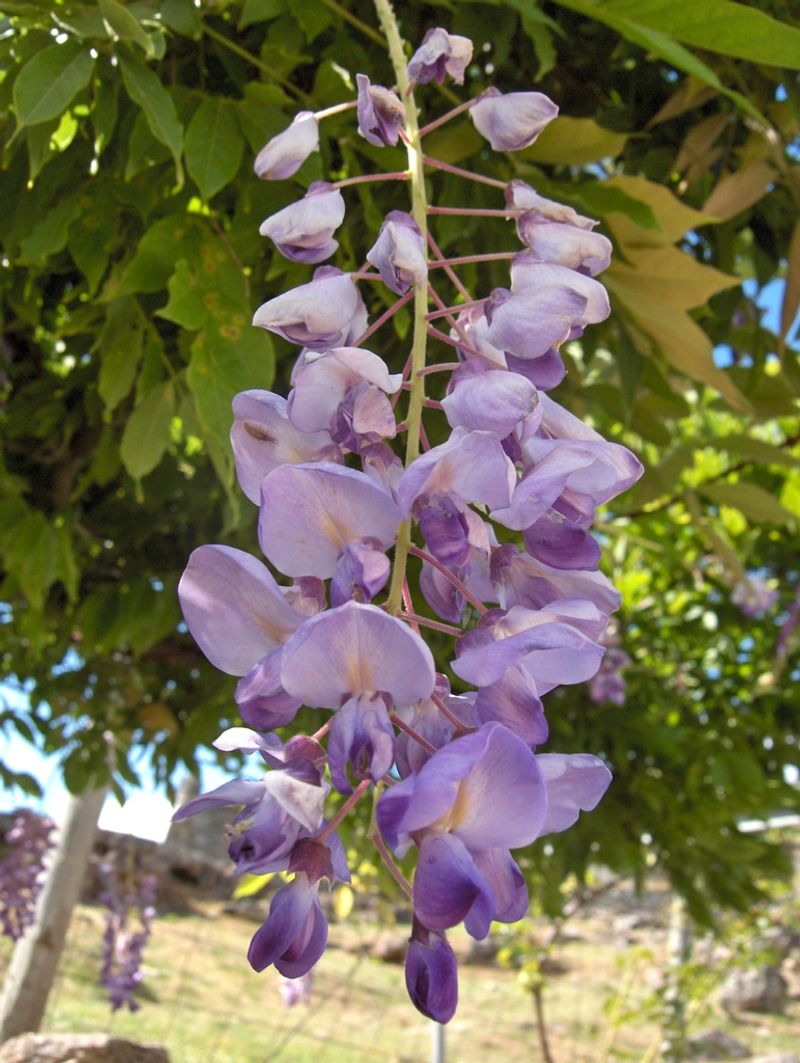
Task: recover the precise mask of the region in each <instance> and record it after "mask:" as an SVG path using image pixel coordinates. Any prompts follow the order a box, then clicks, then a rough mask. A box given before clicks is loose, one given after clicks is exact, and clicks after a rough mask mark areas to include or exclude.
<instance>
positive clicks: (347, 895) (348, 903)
mask: <svg viewBox="0 0 800 1063" xmlns="http://www.w3.org/2000/svg"><path fill="white" fill-rule="evenodd" d="M353 900H354V898H353V891H352V890H351V889H350V887H349V886H340V887H339V888H338V889H337V890H336V891H335V892H334V894H333V898H332V900H331V904H332V905H333V910H334V912H335V913H336V917H337V919H346V918H347V917H348V915H349V914H350V913H351V912H352V910H353Z"/></svg>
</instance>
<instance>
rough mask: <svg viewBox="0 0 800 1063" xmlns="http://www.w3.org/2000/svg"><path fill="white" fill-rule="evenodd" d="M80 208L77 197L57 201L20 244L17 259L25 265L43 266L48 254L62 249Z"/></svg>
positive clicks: (53, 253)
mask: <svg viewBox="0 0 800 1063" xmlns="http://www.w3.org/2000/svg"><path fill="white" fill-rule="evenodd" d="M80 210H81V205H80V203H79V202H78V200H77V199H75V198H74V197H73V198H70V199H66V200H64V202H63V203H59V204H58V206H57V207H54V208H53V210H51V211H50V213H49V214H48V215H46V216H45V217H44V218H42V220H41V221H40V222H39V224H38V225H37V226H36V228H35V229H34V230H33V232H32V233H31V234H30V235H29V236H27V237H26V238H25V239H24V240H23V241H22V243H21V244H20V255H19V261H20V262H21V263H22V264H23V265H26V266H43V265H44V264H45V262H46V261H47V259H48V258H49V257H50V255H55V254H57V253H58V252H59V251H63V250H64V248H65V247H66V245H67V234H68V232H69V227H70V225H72V223H73V221H74V220H75V218H76V217H77V216H78V214H79V213H80Z"/></svg>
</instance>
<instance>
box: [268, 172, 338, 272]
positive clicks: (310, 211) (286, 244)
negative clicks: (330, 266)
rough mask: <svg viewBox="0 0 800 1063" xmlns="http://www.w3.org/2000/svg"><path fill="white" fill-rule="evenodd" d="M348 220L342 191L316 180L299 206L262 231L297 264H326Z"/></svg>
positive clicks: (272, 219) (285, 210) (273, 217)
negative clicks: (339, 230)
mask: <svg viewBox="0 0 800 1063" xmlns="http://www.w3.org/2000/svg"><path fill="white" fill-rule="evenodd" d="M343 221H344V198H343V196H342V193H341V192H340V191H339V189H338V188H334V187H333V186H332V185H329V184H328V183H327V182H325V181H315V182H314V183H313V184H312V185H311V187H310V188H309V190H308V192H306V194H305V196H304V197H303V198H302V199H301V200H299V201H298V202H297V203H290V204H289V206H288V207H284V208H283V210H279V211H278V213H277V214H272V215H270V217H269V218H267V220H266V221H264V222H262V223H261V228H260V229H259V232H260V233H261V235H262V236H268V237H269V238H270V240H272V242H273V243H274V244H275V246H276V248H277V249H278V250H279V251H280V253H281V254H282V255H283V256H284V258H289V259H291V260H292V261H293V262H323V261H324V260H325V259H326V258H330V257H331V255H332V254H333V253H334V251H335V250H336V248H337V247H338V246H339V242H338V240H334V239H333V234H334V232H335V231H336V230H337V229H338V228H339V226H340V225H341V224H342V222H343Z"/></svg>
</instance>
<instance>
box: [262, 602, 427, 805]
mask: <svg viewBox="0 0 800 1063" xmlns="http://www.w3.org/2000/svg"><path fill="white" fill-rule="evenodd" d="M434 682H435V672H434V666H433V657H432V656H431V652H430V650H429V649H428V647H427V646H426V645H425V643H424V642H423V641H422V639H421V638H420V637H419V635H416V634H415V633H414V632H413V631H412V630H411V628H409V627H407V626H406V625H405V624H403V623H402V622H401V621H400V620H397V619H396V618H395V617H392V616H389V615H388V614H387V613H384V612H383V611H382V610H381V609H378V608H376V607H375V606H372V605H363V604H359V603H357V602H354V601H351V602H346V603H345V604H344V605H341V606H339V607H338V608H335V609H329V610H328V611H327V612H325V613H320V614H319V615H318V616H315V617H312V618H311V619H310V620H307V621H306V623H305V624H303V626H302V628H300V629H299V630H298V631H297V632H296V635H295V636H294V637H293V638H292V639H290V640H289V642H288V643H287V644H286V647H285V649H284V653H283V660H282V664H281V683H282V685H283V687H284V689H285V690H286V691H288V692H289V693H290V694H292V695H294V696H295V697H297V698H300V699H301V700H302V701H303V702H304V703H305V704H306V705H310V706H313V707H315V708H329V709H336V710H337V711H336V714H335V716H334V718H333V723H332V725H331V729H330V738H329V743H328V761H329V766H330V770H331V778H332V780H333V784H334V786H335V787H336V788H337V790H339V791H340V792H341V793H349V792H350V782H349V780H348V778H347V765H348V764H351V765H352V767H353V770H354V773H355V774H356V775H358V776H359V777H361V778H365V777H367V776H370V777H371V778H372V779H373V780H374V781H376V782H377V781H378V779H380V778H382V777H383V776H384V775H385V774H386V772H387V771H389V769H390V768H391V766H392V763H393V761H394V731H393V729H392V725H391V721H390V719H389V710H390V709H391V708H392V707H393V706H399V707H404V706H408V705H413V704H414V703H415V702H417V701H420V700H421V699H423V698H428V697H430V695H431V693H432V691H433V687H434Z"/></svg>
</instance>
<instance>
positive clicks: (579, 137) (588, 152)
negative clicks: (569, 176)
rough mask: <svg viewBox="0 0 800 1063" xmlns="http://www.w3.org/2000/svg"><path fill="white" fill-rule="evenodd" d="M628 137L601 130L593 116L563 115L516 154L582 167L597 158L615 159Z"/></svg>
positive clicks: (540, 160)
mask: <svg viewBox="0 0 800 1063" xmlns="http://www.w3.org/2000/svg"><path fill="white" fill-rule="evenodd" d="M627 140H628V136H627V134H626V133H616V132H614V130H613V129H604V128H603V127H602V126H599V125H598V124H597V122H595V120H594V119H593V118H570V117H568V116H566V115H564V116H562V117H561V118H556V120H555V121H554V122H551V123H550V125H548V126H547V127H546V129H545V130H544V132H542V133H540V134H539V137H538V139H537V140H536V142H535V143H534V144H531V146H530V147H529V148H525V149H524V150H523V151H520V152H517V156H518V157H519V158H522V159H528V160H529V161H531V162H563V163H566V164H567V165H569V166H583V165H584V164H585V163H588V162H598V161H599V160H600V159H615V158H616V157H617V155H619V153H620V152H621V151H622V149H623V148H624V147H625V144H626V142H627Z"/></svg>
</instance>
